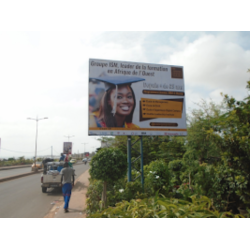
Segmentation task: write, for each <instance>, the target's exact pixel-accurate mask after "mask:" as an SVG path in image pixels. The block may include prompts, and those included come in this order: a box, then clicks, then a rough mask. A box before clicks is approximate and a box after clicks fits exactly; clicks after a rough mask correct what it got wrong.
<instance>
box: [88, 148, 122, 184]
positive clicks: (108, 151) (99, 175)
mask: <svg viewBox="0 0 250 250" xmlns="http://www.w3.org/2000/svg"><path fill="white" fill-rule="evenodd" d="M90 166H91V168H90V170H89V173H90V175H91V177H92V178H94V179H97V180H102V181H106V182H114V181H117V180H118V179H120V178H122V177H124V176H125V175H126V172H127V159H126V155H125V154H123V153H122V152H121V150H119V149H117V148H103V149H101V150H100V151H98V152H97V153H96V154H95V155H94V156H93V158H92V160H91V162H90Z"/></svg>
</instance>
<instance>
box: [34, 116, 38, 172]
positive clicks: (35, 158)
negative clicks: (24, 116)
mask: <svg viewBox="0 0 250 250" xmlns="http://www.w3.org/2000/svg"><path fill="white" fill-rule="evenodd" d="M37 136H38V117H36V144H35V172H37V171H38V169H37V168H36V157H37V155H36V154H37Z"/></svg>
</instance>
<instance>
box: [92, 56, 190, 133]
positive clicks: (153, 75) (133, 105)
mask: <svg viewBox="0 0 250 250" xmlns="http://www.w3.org/2000/svg"><path fill="white" fill-rule="evenodd" d="M88 133H89V135H114V136H115V135H148V136H150V135H173V136H185V135H187V127H186V106H185V88H184V72H183V67H182V66H174V65H163V64H149V63H139V62H126V61H114V60H103V59H89V132H88Z"/></svg>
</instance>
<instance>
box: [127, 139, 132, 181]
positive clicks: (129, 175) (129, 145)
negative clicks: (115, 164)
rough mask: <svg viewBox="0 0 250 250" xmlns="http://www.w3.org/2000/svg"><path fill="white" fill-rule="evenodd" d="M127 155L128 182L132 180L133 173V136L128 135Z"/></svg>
mask: <svg viewBox="0 0 250 250" xmlns="http://www.w3.org/2000/svg"><path fill="white" fill-rule="evenodd" d="M127 146H128V149H127V157H128V182H131V181H132V174H131V136H130V135H129V136H128V140H127Z"/></svg>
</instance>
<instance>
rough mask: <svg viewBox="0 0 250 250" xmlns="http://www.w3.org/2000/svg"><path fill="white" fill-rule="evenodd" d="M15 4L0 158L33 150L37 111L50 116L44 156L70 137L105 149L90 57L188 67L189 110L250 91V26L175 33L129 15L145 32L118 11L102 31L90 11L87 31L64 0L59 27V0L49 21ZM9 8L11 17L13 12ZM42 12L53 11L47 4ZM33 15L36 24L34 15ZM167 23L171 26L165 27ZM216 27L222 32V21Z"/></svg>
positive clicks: (2, 35) (2, 41) (4, 50)
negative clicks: (93, 121)
mask: <svg viewBox="0 0 250 250" xmlns="http://www.w3.org/2000/svg"><path fill="white" fill-rule="evenodd" d="M24 2H25V3H27V4H28V3H32V2H30V1H28V2H27V1H24ZM52 2H53V3H54V1H52ZM129 2H130V1H129ZM15 3H16V5H15V8H14V12H13V11H12V9H11V8H12V7H11V4H9V5H8V6H7V7H6V6H4V7H5V8H7V10H8V11H7V12H5V11H4V10H3V8H2V12H1V13H0V14H1V15H0V19H1V20H0V21H3V20H4V21H5V24H6V23H8V25H7V24H6V25H1V26H0V28H1V29H0V87H1V98H0V110H1V112H0V138H1V149H0V158H8V157H13V156H14V157H21V156H25V157H32V156H34V151H35V136H36V122H35V121H33V120H28V119H27V118H28V117H31V118H36V117H37V116H38V118H43V117H48V119H46V120H41V121H39V123H38V148H37V155H38V156H39V155H51V153H53V155H59V154H60V153H61V152H62V149H63V142H65V141H68V138H69V139H70V140H69V141H71V142H72V143H73V153H83V152H84V151H87V152H93V151H95V150H96V148H97V147H100V142H99V141H98V140H97V139H98V137H93V136H88V116H87V114H88V62H89V58H97V59H108V60H121V61H131V62H142V63H154V64H157V63H159V64H167V65H180V66H183V67H184V82H185V95H186V107H187V110H186V111H187V113H189V112H190V111H191V110H192V109H193V108H197V106H196V104H195V103H198V102H200V101H201V99H205V100H207V101H209V100H210V99H212V100H213V101H215V102H217V103H219V102H220V101H221V100H222V97H221V96H220V92H223V93H225V94H229V95H232V96H234V97H235V98H236V99H240V100H242V99H243V98H244V97H246V95H247V91H246V89H245V86H246V82H247V81H248V80H249V79H250V74H249V73H247V70H248V69H249V68H250V42H249V41H250V32H249V31H242V32H241V31H230V28H234V26H233V25H232V26H230V28H228V27H226V29H222V30H228V29H229V31H175V30H174V28H175V27H174V26H173V27H174V28H173V27H172V29H167V28H169V26H167V25H166V27H165V26H159V27H163V30H162V31H153V29H152V27H155V28H157V25H154V26H152V24H151V22H149V21H148V22H147V25H144V26H142V25H141V26H140V25H138V19H135V20H134V21H133V22H132V23H131V20H130V26H128V27H130V28H131V27H132V26H134V28H135V30H140V29H137V28H139V27H141V30H142V31H122V29H121V31H119V28H120V24H121V23H122V24H123V28H124V24H126V22H127V20H128V19H126V20H122V22H119V21H120V20H121V19H117V14H116V15H114V17H112V18H109V19H107V17H106V16H105V19H103V21H104V22H110V24H112V25H109V29H110V28H111V30H118V31H108V30H109V29H108V27H106V28H107V29H105V26H100V28H102V29H100V30H107V31H95V29H94V28H97V27H98V25H99V24H100V22H102V18H98V19H97V17H96V15H94V14H93V13H90V14H89V15H88V14H86V12H85V16H86V18H85V21H86V20H88V21H89V22H90V24H91V25H92V23H94V22H95V25H94V24H93V25H94V26H93V30H92V29H89V31H81V29H80V26H79V24H78V25H76V26H73V25H72V24H73V22H72V20H73V21H74V22H75V21H76V20H77V19H76V18H75V19H74V14H73V13H71V12H70V11H69V15H68V16H67V18H66V19H63V18H62V12H63V11H64V10H65V11H66V9H67V5H65V2H64V1H63V3H64V4H63V7H62V9H61V13H59V14H58V18H59V20H62V25H60V26H56V24H57V20H56V19H55V17H54V16H53V13H52V10H55V9H56V7H57V6H56V5H53V4H52V5H51V10H48V11H47V15H48V16H46V18H44V17H43V19H42V20H44V25H42V24H41V17H42V13H43V12H38V13H39V15H38V18H36V17H35V15H34V13H30V12H29V11H28V10H26V9H25V6H21V5H19V4H18V2H15ZM1 5H3V4H2V3H1ZM93 6H94V4H93ZM32 7H33V8H38V7H39V8H40V7H41V6H35V5H34V6H33V5H32ZM74 7H76V6H74ZM18 8H21V9H22V11H23V12H21V11H20V12H18V11H17V10H18ZM148 8H150V6H148ZM232 8H233V7H232ZM75 9H76V8H75ZM10 10H11V11H12V12H11V13H12V14H11V15H12V16H11V15H8V13H10ZM25 11H26V12H25ZM42 11H44V12H46V10H45V9H44V8H43V9H42ZM125 11H126V8H125ZM159 12H161V10H159ZM79 13H80V12H79V11H77V13H76V14H77V15H76V16H79ZM98 13H100V12H98ZM14 15H15V16H14ZM227 15H228V14H227ZM26 16H27V17H26ZM29 16H30V17H31V16H32V18H33V19H34V22H30V21H29V19H28V17H29ZM122 16H123V14H121V17H122ZM12 17H13V18H12ZM21 17H22V18H21ZM52 17H53V18H54V19H53V18H52ZM70 17H71V19H70ZM33 19H32V20H33ZM55 20H56V21H55ZM65 20H67V21H69V24H70V25H71V26H68V25H67V23H66V21H65ZM136 20H137V21H136ZM155 20H156V18H155ZM166 20H167V19H166ZM28 21H29V22H28ZM39 21H40V22H39ZM111 21H113V22H112V23H111ZM193 21H194V20H192V21H191V23H192V22H193ZM141 22H142V23H143V21H141ZM0 23H1V22H0ZM2 23H3V22H2ZM20 23H21V24H20ZM58 23H59V21H58ZM85 23H86V22H85ZM161 23H162V22H161ZM232 24H233V23H232ZM20 25H23V26H20ZM100 25H101V24H100ZM131 25H132V26H131ZM56 27H57V28H58V29H55V28H56ZM164 27H165V30H170V31H164ZM181 27H182V23H181V25H180V24H179V23H178V24H177V28H176V30H181V29H180V28H181ZM183 27H184V29H183V30H185V29H187V30H192V29H189V28H187V27H185V26H183ZM190 27H191V26H190ZM195 27H196V26H195ZM205 27H207V26H204V28H205ZM212 27H213V28H215V29H214V30H216V27H217V25H216V24H215V25H214V26H212ZM220 27H223V26H218V28H220ZM63 28H64V29H65V30H63ZM82 28H83V27H82ZM198 28H199V26H198ZM77 29H79V30H78V31H77ZM143 29H145V31H143ZM150 29H152V31H147V30H150ZM29 30H30V31H29ZM46 30H47V31H46ZM54 30H58V31H54ZM128 30H130V29H128ZM131 30H132V29H131ZM198 30H202V29H198ZM208 30H210V29H208ZM211 30H213V29H211Z"/></svg>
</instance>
